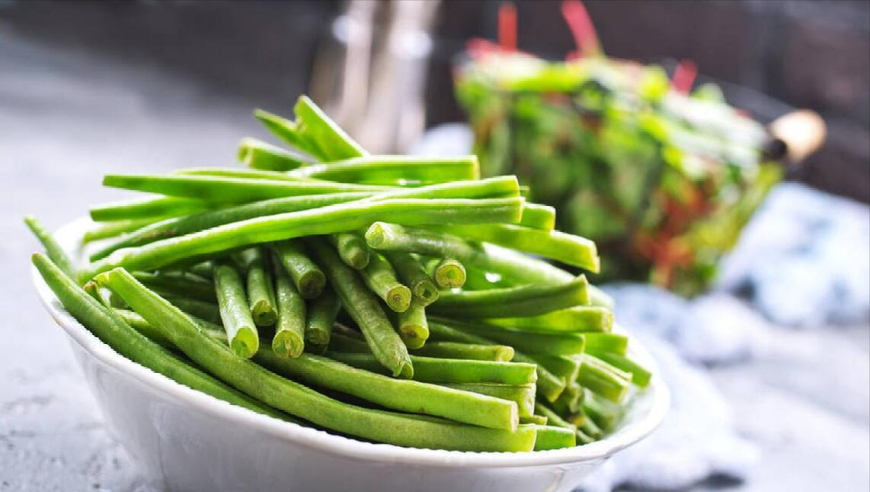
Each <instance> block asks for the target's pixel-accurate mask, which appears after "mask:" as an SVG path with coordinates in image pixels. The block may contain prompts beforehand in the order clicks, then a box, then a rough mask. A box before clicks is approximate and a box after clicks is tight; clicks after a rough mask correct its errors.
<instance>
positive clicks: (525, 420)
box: [520, 414, 547, 425]
mask: <svg viewBox="0 0 870 492" xmlns="http://www.w3.org/2000/svg"><path fill="white" fill-rule="evenodd" d="M520 423H521V424H535V425H547V417H543V416H541V415H535V414H532V415H529V416H527V417H520Z"/></svg>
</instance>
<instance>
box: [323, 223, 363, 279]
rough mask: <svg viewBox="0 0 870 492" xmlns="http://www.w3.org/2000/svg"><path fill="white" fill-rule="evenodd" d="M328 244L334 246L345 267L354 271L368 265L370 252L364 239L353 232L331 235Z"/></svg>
mask: <svg viewBox="0 0 870 492" xmlns="http://www.w3.org/2000/svg"><path fill="white" fill-rule="evenodd" d="M329 242H330V243H332V245H333V246H335V249H336V251H338V256H339V257H340V258H341V261H343V262H344V263H345V265H347V266H349V267H351V268H354V269H356V270H362V269H363V268H365V267H366V266H368V264H369V260H370V251H369V248H368V246H366V241H365V239H363V238H362V236H360V235H358V234H355V233H353V232H340V233H338V234H331V235H330V236H329Z"/></svg>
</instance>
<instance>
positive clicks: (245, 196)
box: [103, 174, 387, 203]
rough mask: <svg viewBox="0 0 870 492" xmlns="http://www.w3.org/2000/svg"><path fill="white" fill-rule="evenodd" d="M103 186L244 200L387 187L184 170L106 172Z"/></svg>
mask: <svg viewBox="0 0 870 492" xmlns="http://www.w3.org/2000/svg"><path fill="white" fill-rule="evenodd" d="M103 186H108V187H111V188H121V189H125V190H133V191H145V192H149V193H160V194H161V195H167V196H175V197H182V198H197V199H199V200H203V201H206V202H209V203H245V202H254V201H257V200H267V199H269V198H279V197H286V196H300V195H320V194H324V193H343V192H352V191H381V190H385V189H387V188H384V187H381V186H373V185H357V184H348V183H333V182H331V181H315V180H299V181H272V180H264V179H245V178H223V177H218V176H196V175H184V174H171V175H166V176H150V175H122V174H107V175H106V176H105V177H103Z"/></svg>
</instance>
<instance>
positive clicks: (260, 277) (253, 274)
mask: <svg viewBox="0 0 870 492" xmlns="http://www.w3.org/2000/svg"><path fill="white" fill-rule="evenodd" d="M239 259H240V260H241V263H242V265H243V270H244V272H245V286H246V287H247V289H246V290H247V293H248V307H249V308H250V310H251V318H252V319H253V320H254V324H256V325H257V326H272V325H274V324H275V322H276V321H278V309H277V306H276V300H275V286H274V283H273V282H272V274H271V272H269V268H268V267H267V265H266V263H267V262H266V258H265V257H264V255H263V251H262V250H261V249H260V248H248V249H246V250H244V251H242V252H241V253H240V254H239ZM134 276H135V275H134Z"/></svg>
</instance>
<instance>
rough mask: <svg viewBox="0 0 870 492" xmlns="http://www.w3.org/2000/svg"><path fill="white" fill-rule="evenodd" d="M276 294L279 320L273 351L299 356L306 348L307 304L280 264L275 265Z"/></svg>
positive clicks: (282, 354) (279, 353) (276, 325)
mask: <svg viewBox="0 0 870 492" xmlns="http://www.w3.org/2000/svg"><path fill="white" fill-rule="evenodd" d="M275 294H276V296H275V297H276V299H277V304H278V320H277V323H276V324H275V336H274V337H273V338H272V351H273V352H275V353H276V354H277V355H278V356H280V357H284V358H287V357H299V355H300V354H301V353H302V350H304V349H305V326H306V323H307V313H306V309H307V306H306V305H305V301H304V300H302V296H301V295H299V292H298V291H297V290H296V288H295V287H294V286H293V282H292V281H291V280H290V276H289V275H287V272H286V271H285V269H284V268H283V267H281V266H280V265H275Z"/></svg>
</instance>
